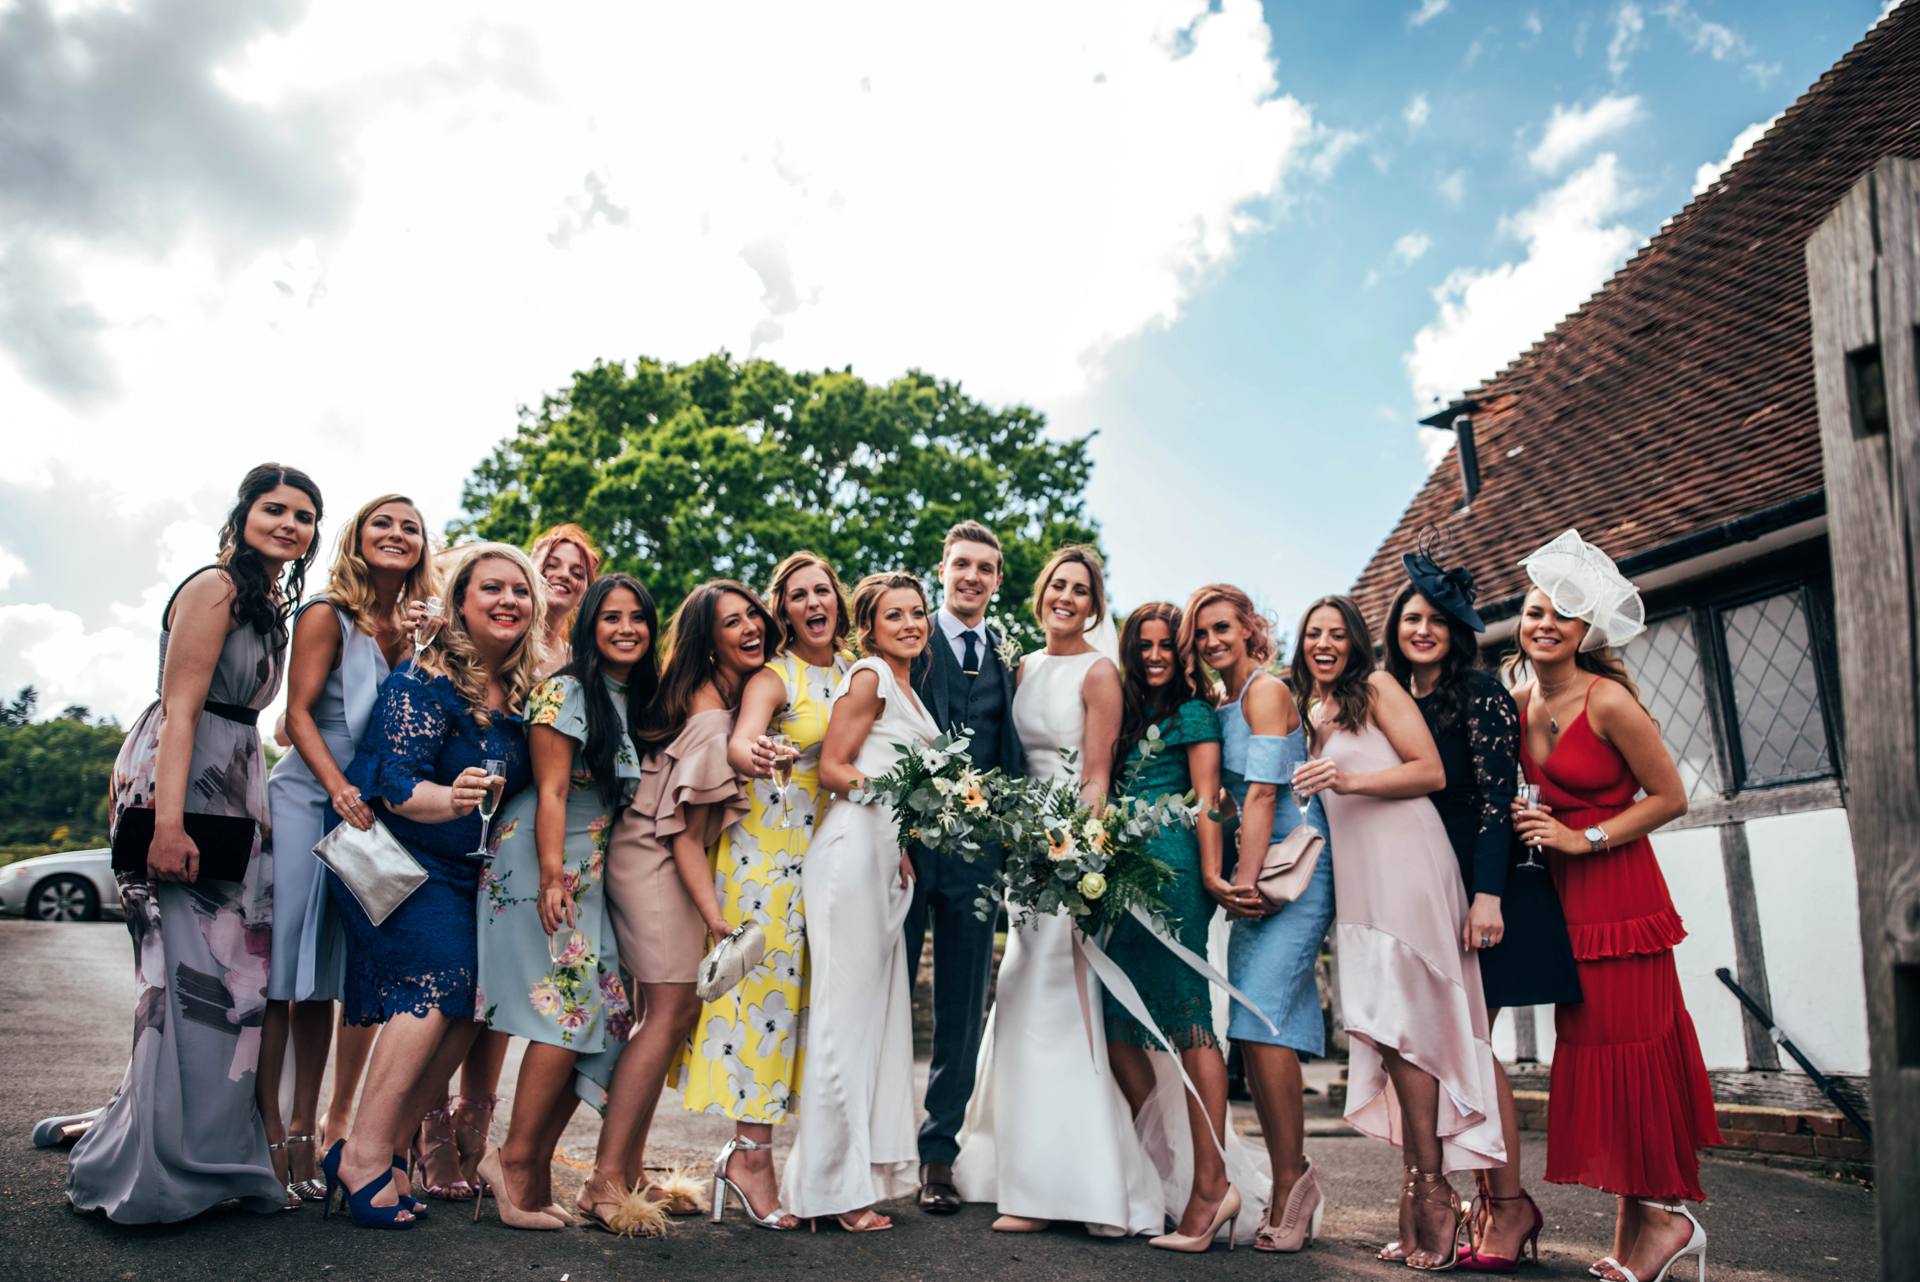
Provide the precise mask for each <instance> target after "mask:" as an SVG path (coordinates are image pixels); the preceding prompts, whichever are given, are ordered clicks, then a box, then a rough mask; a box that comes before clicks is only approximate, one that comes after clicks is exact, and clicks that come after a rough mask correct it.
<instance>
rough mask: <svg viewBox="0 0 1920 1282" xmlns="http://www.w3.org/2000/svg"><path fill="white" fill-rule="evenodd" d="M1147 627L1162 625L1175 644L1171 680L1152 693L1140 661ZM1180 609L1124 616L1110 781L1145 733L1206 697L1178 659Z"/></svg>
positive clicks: (1161, 606)
mask: <svg viewBox="0 0 1920 1282" xmlns="http://www.w3.org/2000/svg"><path fill="white" fill-rule="evenodd" d="M1149 623H1164V624H1166V626H1167V638H1168V639H1169V640H1170V641H1172V642H1174V645H1175V650H1174V656H1175V657H1174V666H1173V679H1172V680H1170V681H1168V682H1167V684H1165V685H1164V686H1161V687H1159V688H1158V689H1155V688H1154V687H1153V686H1150V685H1148V684H1147V672H1146V668H1145V666H1144V665H1143V664H1142V663H1141V661H1140V633H1141V632H1142V631H1143V630H1144V629H1145V627H1146V625H1147V624H1149ZM1179 638H1180V607H1179V606H1177V605H1175V604H1173V603H1172V602H1171V601H1149V602H1147V603H1146V604H1145V605H1137V606H1135V607H1134V608H1133V609H1132V610H1129V611H1128V612H1127V622H1126V626H1124V627H1123V628H1121V630H1120V699H1121V702H1120V736H1119V738H1117V739H1115V740H1114V741H1113V778H1114V779H1115V780H1116V781H1117V780H1119V779H1120V777H1121V776H1122V775H1123V774H1124V773H1125V766H1126V761H1127V754H1128V753H1129V752H1131V751H1133V745H1134V744H1136V743H1138V742H1140V740H1142V739H1144V738H1146V737H1147V731H1148V730H1149V729H1151V728H1152V727H1154V726H1157V725H1159V724H1160V723H1161V722H1162V721H1165V720H1166V719H1167V718H1168V717H1170V716H1172V715H1173V714H1174V712H1175V711H1176V710H1178V708H1179V707H1180V705H1181V704H1183V703H1185V702H1186V701H1187V700H1189V699H1204V698H1205V697H1206V696H1205V695H1203V694H1201V693H1200V691H1199V690H1197V689H1195V688H1194V685H1193V674H1192V673H1191V672H1189V671H1188V670H1187V668H1186V665H1185V664H1184V663H1182V662H1181V661H1180V658H1179V649H1178V646H1179Z"/></svg>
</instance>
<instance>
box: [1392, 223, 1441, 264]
mask: <svg viewBox="0 0 1920 1282" xmlns="http://www.w3.org/2000/svg"><path fill="white" fill-rule="evenodd" d="M1432 248H1433V237H1431V236H1429V235H1427V233H1425V232H1423V231H1410V232H1408V233H1407V234H1406V235H1404V236H1402V237H1400V239H1398V240H1396V241H1394V242H1393V258H1394V261H1395V262H1397V263H1399V264H1400V265H1401V266H1402V267H1411V266H1413V264H1415V263H1417V262H1419V261H1420V260H1421V259H1422V258H1425V257H1426V256H1427V251H1428V250H1429V249H1432Z"/></svg>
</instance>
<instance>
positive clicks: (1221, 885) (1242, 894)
mask: <svg viewBox="0 0 1920 1282" xmlns="http://www.w3.org/2000/svg"><path fill="white" fill-rule="evenodd" d="M1204 882H1205V885H1206V888H1207V893H1208V894H1209V895H1212V896H1213V901H1214V902H1215V903H1217V904H1219V905H1220V906H1221V907H1222V908H1224V909H1226V910H1227V916H1229V917H1265V916H1266V915H1267V913H1268V911H1269V910H1268V908H1267V901H1266V900H1264V899H1262V898H1261V897H1260V892H1259V891H1257V890H1255V889H1254V888H1253V887H1252V886H1236V885H1234V884H1233V883H1232V882H1230V881H1228V880H1227V879H1226V878H1225V877H1207V878H1205V879H1204Z"/></svg>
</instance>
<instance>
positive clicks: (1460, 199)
mask: <svg viewBox="0 0 1920 1282" xmlns="http://www.w3.org/2000/svg"><path fill="white" fill-rule="evenodd" d="M1434 190H1435V191H1437V192H1439V193H1440V199H1442V200H1444V201H1446V202H1447V203H1448V204H1449V205H1452V206H1453V207H1454V208H1455V209H1458V208H1460V206H1461V205H1463V204H1465V203H1466V199H1467V171H1466V170H1464V169H1454V170H1450V171H1448V172H1447V173H1445V174H1443V175H1441V178H1440V181H1439V182H1438V183H1437V184H1435V186H1434Z"/></svg>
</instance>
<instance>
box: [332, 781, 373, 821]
mask: <svg viewBox="0 0 1920 1282" xmlns="http://www.w3.org/2000/svg"><path fill="white" fill-rule="evenodd" d="M327 800H328V801H331V802H332V803H333V813H334V814H336V815H339V816H340V822H341V823H343V824H350V825H352V826H353V827H355V828H358V829H359V830H360V831H361V832H365V831H366V830H367V829H369V828H371V827H373V808H372V807H371V806H369V805H367V803H366V802H365V801H364V800H363V799H362V798H361V796H360V790H359V789H358V788H355V787H352V786H351V785H348V786H346V787H343V788H341V789H340V790H339V791H338V792H336V793H334V794H333V795H332V796H331V797H329V798H327Z"/></svg>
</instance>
